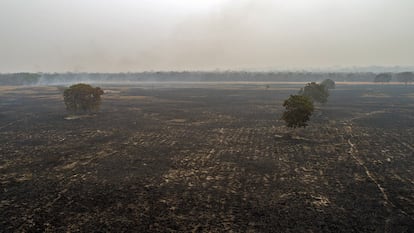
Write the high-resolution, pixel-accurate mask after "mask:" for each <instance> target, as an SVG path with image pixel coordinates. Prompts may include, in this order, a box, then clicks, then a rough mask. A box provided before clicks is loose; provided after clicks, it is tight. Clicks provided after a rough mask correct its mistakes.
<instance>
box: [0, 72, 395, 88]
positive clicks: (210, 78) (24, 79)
mask: <svg viewBox="0 0 414 233" xmlns="http://www.w3.org/2000/svg"><path fill="white" fill-rule="evenodd" d="M376 75H377V74H375V73H371V72H366V73H334V72H332V73H322V72H319V73H318V72H242V71H223V72H190V71H188V72H141V73H116V74H114V73H13V74H0V85H66V84H73V83H79V82H86V83H115V82H119V83H122V82H220V81H224V82H237V81H239V82H240V81H244V82H311V81H322V80H324V79H332V80H333V81H336V82H372V81H373V80H374V79H375V77H376ZM394 79H395V78H394V77H393V81H394ZM395 81H398V80H397V79H395Z"/></svg>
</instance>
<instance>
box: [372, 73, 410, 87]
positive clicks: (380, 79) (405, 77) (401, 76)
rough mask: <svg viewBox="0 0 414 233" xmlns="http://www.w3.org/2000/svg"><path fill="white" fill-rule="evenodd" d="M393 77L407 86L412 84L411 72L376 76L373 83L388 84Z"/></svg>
mask: <svg viewBox="0 0 414 233" xmlns="http://www.w3.org/2000/svg"><path fill="white" fill-rule="evenodd" d="M393 77H394V78H395V79H396V80H397V81H398V82H402V83H405V85H407V84H408V83H412V82H414V73H413V72H401V73H396V74H392V73H381V74H377V75H376V76H375V78H374V82H376V83H389V82H390V81H391V80H392V79H393Z"/></svg>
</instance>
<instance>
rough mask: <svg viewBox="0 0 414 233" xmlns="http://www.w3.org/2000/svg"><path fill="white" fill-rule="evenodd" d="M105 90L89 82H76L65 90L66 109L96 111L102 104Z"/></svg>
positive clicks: (71, 110) (70, 110)
mask: <svg viewBox="0 0 414 233" xmlns="http://www.w3.org/2000/svg"><path fill="white" fill-rule="evenodd" d="M103 93H104V92H103V90H102V89H101V88H99V87H95V88H94V87H92V86H91V85H88V84H83V83H79V84H75V85H72V86H70V87H69V88H67V89H66V90H65V91H64V92H63V99H64V101H65V105H66V109H67V110H68V111H69V112H74V113H75V112H90V111H96V110H98V109H99V107H100V105H101V95H103Z"/></svg>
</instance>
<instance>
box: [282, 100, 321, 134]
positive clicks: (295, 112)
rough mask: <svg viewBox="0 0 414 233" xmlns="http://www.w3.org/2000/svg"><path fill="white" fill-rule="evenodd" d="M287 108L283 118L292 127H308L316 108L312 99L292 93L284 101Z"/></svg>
mask: <svg viewBox="0 0 414 233" xmlns="http://www.w3.org/2000/svg"><path fill="white" fill-rule="evenodd" d="M283 107H285V108H286V110H285V112H284V113H283V115H282V120H284V121H285V122H286V125H287V126H288V127H291V128H297V127H306V126H307V125H308V124H307V122H308V121H309V120H310V117H311V116H312V112H313V110H314V107H313V103H312V100H311V99H310V98H309V97H307V96H303V95H291V96H290V97H289V98H288V99H287V100H285V102H284V103H283Z"/></svg>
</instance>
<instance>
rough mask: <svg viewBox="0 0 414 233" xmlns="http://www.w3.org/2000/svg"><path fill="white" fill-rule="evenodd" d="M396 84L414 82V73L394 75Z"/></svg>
mask: <svg viewBox="0 0 414 233" xmlns="http://www.w3.org/2000/svg"><path fill="white" fill-rule="evenodd" d="M396 77H397V80H398V82H402V83H405V84H406V85H407V84H408V83H411V82H414V73H413V72H402V73H398V74H396Z"/></svg>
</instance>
